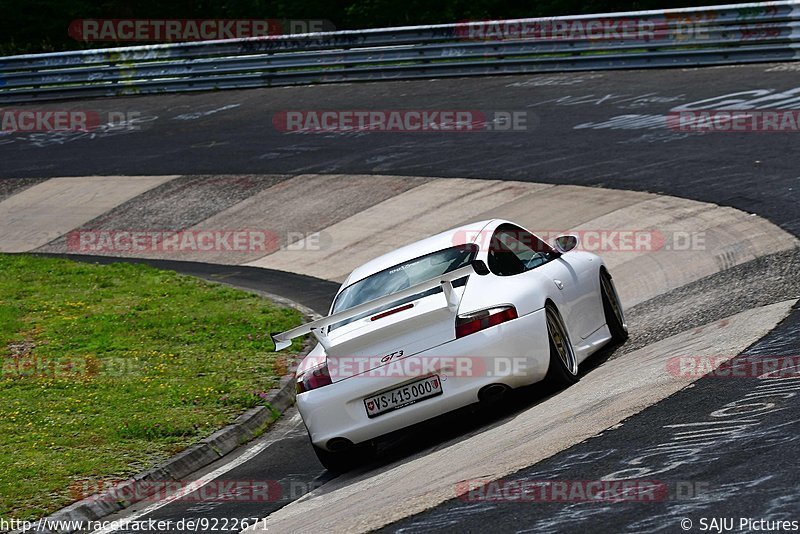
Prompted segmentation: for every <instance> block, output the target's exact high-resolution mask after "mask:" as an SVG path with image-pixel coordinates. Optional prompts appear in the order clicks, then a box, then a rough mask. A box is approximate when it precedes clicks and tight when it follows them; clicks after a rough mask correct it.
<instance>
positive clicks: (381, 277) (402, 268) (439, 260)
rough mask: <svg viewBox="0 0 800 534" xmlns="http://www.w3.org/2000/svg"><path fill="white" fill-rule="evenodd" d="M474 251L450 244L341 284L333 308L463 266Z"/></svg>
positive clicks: (472, 256)
mask: <svg viewBox="0 0 800 534" xmlns="http://www.w3.org/2000/svg"><path fill="white" fill-rule="evenodd" d="M477 253H478V247H477V246H476V245H462V246H458V247H451V248H446V249H444V250H439V251H437V252H433V253H431V254H427V255H425V256H421V257H419V258H416V259H413V260H409V261H407V262H405V263H401V264H399V265H395V266H394V267H390V268H388V269H385V270H383V271H380V272H378V273H375V274H373V275H372V276H368V277H367V278H364V279H363V280H359V281H358V282H355V283H353V284H351V285H349V286H347V287H346V288H344V289H343V290H342V291H341V293H339V295H338V296H337V297H336V301H335V302H334V304H333V312H334V313H336V312H340V311H343V310H347V309H349V308H352V307H353V306H358V305H359V304H363V303H364V302H368V301H370V300H374V299H377V298H380V297H383V296H385V295H390V294H392V293H396V292H398V291H401V290H403V289H405V288H407V287H411V286H413V285H415V284H419V283H420V282H424V281H425V280H430V279H431V278H434V277H436V276H441V275H443V274H445V273H449V272H451V271H455V270H456V269H460V268H461V267H465V266H466V265H468V264H469V263H470V262H471V261H472V260H474V259H475V256H476V255H477ZM441 290H442V289H441V288H434V289H433V290H431V291H429V292H426V293H430V294H433V293H434V292H436V291H441ZM414 298H418V297H414ZM411 300H413V299H411ZM394 305H397V303H392V304H391V305H390V306H394ZM375 311H377V310H372V311H371V312H370V313H375ZM354 319H355V318H354ZM348 322H349V321H348Z"/></svg>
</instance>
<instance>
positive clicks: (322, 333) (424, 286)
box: [272, 260, 489, 351]
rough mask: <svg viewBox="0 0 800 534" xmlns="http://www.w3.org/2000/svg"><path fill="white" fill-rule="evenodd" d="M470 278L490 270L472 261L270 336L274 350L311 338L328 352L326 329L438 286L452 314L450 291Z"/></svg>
mask: <svg viewBox="0 0 800 534" xmlns="http://www.w3.org/2000/svg"><path fill="white" fill-rule="evenodd" d="M472 274H477V275H479V276H485V275H487V274H489V269H488V268H487V267H486V264H485V263H484V262H483V261H481V260H473V261H472V263H470V264H469V265H467V266H465V267H461V268H460V269H456V270H455V271H450V272H449V273H445V274H443V275H441V276H437V277H435V278H431V279H429V280H425V281H424V282H420V283H419V284H416V285H413V286H411V287H408V288H406V289H403V290H400V291H398V292H396V293H392V294H390V295H385V296H383V297H380V298H377V299H374V300H370V301H368V302H364V303H362V304H359V305H358V306H353V307H352V308H349V309H347V310H344V311H341V312H338V313H334V314H331V315H328V316H327V317H323V318H322V319H317V320H316V321H311V322H310V323H306V324H303V325H300V326H298V327H297V328H292V329H291V330H287V331H286V332H281V333H280V334H275V335H273V336H272V341H273V342H274V343H275V350H283V349H285V348H288V347H289V346H291V344H292V339H294V338H296V337H300V336H304V335H306V334H312V335H313V336H314V337H315V338H316V339H317V341H318V342H319V344H320V345H322V348H324V349H325V350H326V351H327V350H328V349H329V348H330V346H331V345H330V340H329V339H328V336H327V333H326V332H327V329H328V327H329V326H331V325H333V324H336V323H338V322H341V321H344V320H346V319H350V318H352V317H356V316H358V315H362V314H368V313H369V312H370V311H372V310H375V309H377V308H380V307H382V306H386V305H387V304H391V303H393V302H396V301H398V300H401V299H404V298H406V297H411V296H414V295H417V294H419V293H423V292H425V291H428V290H429V289H433V288H435V287H437V286H441V288H442V291H443V293H444V296H445V298H446V299H447V308H448V309H450V310H451V311H456V310H458V305H459V304H460V299H459V298H458V294H457V293H456V292H455V290H454V289H453V281H454V280H458V279H459V278H464V277H465V276H470V275H472Z"/></svg>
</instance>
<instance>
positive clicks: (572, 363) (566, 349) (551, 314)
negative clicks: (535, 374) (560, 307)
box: [545, 306, 578, 389]
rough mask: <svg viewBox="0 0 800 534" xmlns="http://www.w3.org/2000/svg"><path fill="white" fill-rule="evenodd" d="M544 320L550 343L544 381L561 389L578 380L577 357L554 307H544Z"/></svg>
mask: <svg viewBox="0 0 800 534" xmlns="http://www.w3.org/2000/svg"><path fill="white" fill-rule="evenodd" d="M545 322H546V323H547V338H548V341H549V343H550V366H549V368H548V370H547V375H546V376H545V381H546V382H547V383H548V384H550V385H551V386H553V387H555V388H557V389H563V388H566V387H568V386H570V385H572V384H574V383H575V382H577V381H578V359H577V358H576V356H575V350H574V349H573V348H572V343H570V340H569V333H568V332H567V329H566V327H565V326H564V321H562V320H561V316H560V315H559V314H558V311H556V309H555V307H553V306H547V307H546V308H545Z"/></svg>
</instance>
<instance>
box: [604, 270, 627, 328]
mask: <svg viewBox="0 0 800 534" xmlns="http://www.w3.org/2000/svg"><path fill="white" fill-rule="evenodd" d="M600 294H601V296H602V298H603V313H605V317H606V324H607V325H608V331H609V332H611V341H612V342H613V343H623V342H625V340H626V339H628V325H627V323H626V322H625V313H624V311H623V309H622V302H621V301H620V300H619V295H618V294H617V288H616V287H614V282H613V281H612V280H611V275H610V274H608V271H605V270H603V271H600Z"/></svg>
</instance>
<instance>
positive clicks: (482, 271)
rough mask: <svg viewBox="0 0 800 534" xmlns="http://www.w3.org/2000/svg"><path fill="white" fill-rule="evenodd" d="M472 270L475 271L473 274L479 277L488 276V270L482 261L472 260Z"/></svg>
mask: <svg viewBox="0 0 800 534" xmlns="http://www.w3.org/2000/svg"><path fill="white" fill-rule="evenodd" d="M471 265H472V268H473V269H475V273H476V274H478V275H480V276H486V275H487V274H489V268H488V267H487V266H486V264H485V263H484V262H483V260H472V264H471Z"/></svg>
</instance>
